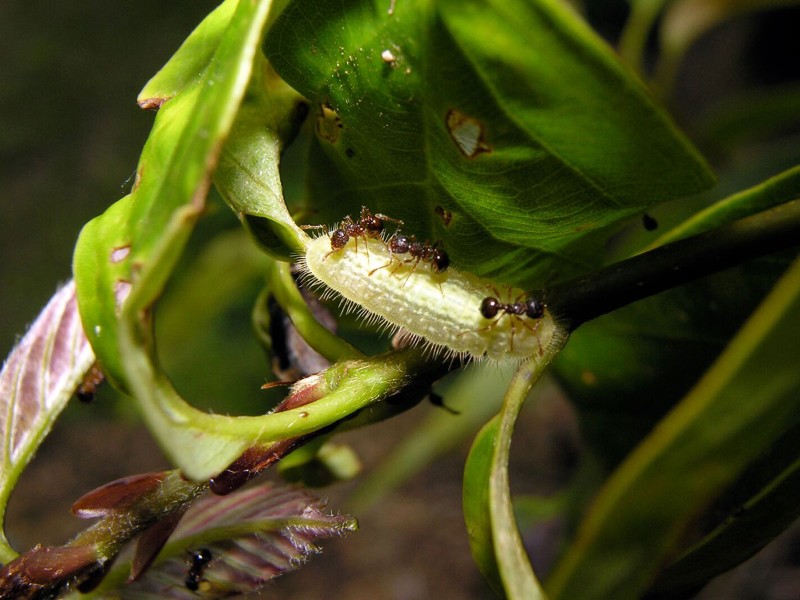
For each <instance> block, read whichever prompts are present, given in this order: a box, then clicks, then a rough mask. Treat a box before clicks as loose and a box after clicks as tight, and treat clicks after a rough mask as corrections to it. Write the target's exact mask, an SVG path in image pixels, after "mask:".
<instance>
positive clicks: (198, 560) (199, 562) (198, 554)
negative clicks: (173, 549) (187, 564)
mask: <svg viewBox="0 0 800 600" xmlns="http://www.w3.org/2000/svg"><path fill="white" fill-rule="evenodd" d="M212 558H213V557H212V555H211V550H209V549H208V548H200V549H199V550H197V551H195V552H192V565H194V566H195V567H202V566H204V565H206V564H208V563H209V562H211V559H212Z"/></svg>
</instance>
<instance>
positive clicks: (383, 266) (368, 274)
mask: <svg viewBox="0 0 800 600" xmlns="http://www.w3.org/2000/svg"><path fill="white" fill-rule="evenodd" d="M393 260H394V257H390V258H389V262H388V263H386V264H385V265H381V266H380V267H375V268H374V269H372V271H370V272H369V273H367V277H371V276H372V274H373V273H374V272H375V271H380V270H381V269H385V268H386V267H389V266H391V264H392V261H393Z"/></svg>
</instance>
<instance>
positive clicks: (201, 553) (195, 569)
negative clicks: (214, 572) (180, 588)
mask: <svg viewBox="0 0 800 600" xmlns="http://www.w3.org/2000/svg"><path fill="white" fill-rule="evenodd" d="M213 558H214V557H213V555H212V554H211V550H209V549H208V548H200V549H199V550H197V551H196V552H192V553H191V557H190V559H189V572H188V573H187V574H186V579H185V580H184V583H185V584H186V587H187V588H188V589H190V590H191V591H193V592H195V591H197V589H198V588H199V587H200V579H202V577H203V570H204V569H205V568H206V566H207V565H208V563H210V562H211V560H212V559H213Z"/></svg>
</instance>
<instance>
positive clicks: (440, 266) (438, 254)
mask: <svg viewBox="0 0 800 600" xmlns="http://www.w3.org/2000/svg"><path fill="white" fill-rule="evenodd" d="M449 264H450V257H449V256H447V252H445V251H444V250H442V249H440V248H434V249H433V256H431V268H432V269H433V270H434V271H436V272H437V273H441V272H442V271H446V270H447V267H448V265H449Z"/></svg>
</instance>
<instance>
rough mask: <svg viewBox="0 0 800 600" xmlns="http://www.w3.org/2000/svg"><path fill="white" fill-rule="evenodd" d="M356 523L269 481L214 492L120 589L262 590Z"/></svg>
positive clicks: (128, 593)
mask: <svg viewBox="0 0 800 600" xmlns="http://www.w3.org/2000/svg"><path fill="white" fill-rule="evenodd" d="M355 528H356V522H355V520H354V519H352V518H351V517H347V516H342V515H333V514H330V513H329V512H327V511H326V510H325V503H324V502H323V501H322V500H320V499H319V498H317V497H316V496H314V495H313V494H311V493H309V492H308V491H306V490H303V489H300V488H294V487H285V486H277V485H274V484H271V483H267V484H263V485H260V486H257V487H252V488H247V489H245V490H242V491H238V492H235V493H233V494H230V495H228V496H223V497H220V496H208V497H205V498H203V499H202V500H200V501H198V502H197V503H196V504H195V505H194V506H192V507H191V508H190V509H189V510H188V511H187V513H186V515H185V516H184V518H183V520H182V521H181V522H180V524H179V525H178V527H177V529H176V530H175V533H174V534H173V536H172V539H171V540H170V542H169V543H168V544H167V545H166V546H165V549H164V551H163V552H162V556H161V557H160V558H159V560H157V561H156V564H155V566H153V567H151V568H150V570H148V571H147V572H146V573H145V574H144V575H143V576H142V577H141V579H140V580H139V581H137V582H134V583H132V584H129V585H125V586H123V587H122V588H121V589H120V590H118V593H119V594H120V595H121V597H122V598H125V599H134V598H135V599H143V600H145V599H155V598H176V599H186V600H190V599H195V600H196V598H198V596H199V597H202V598H223V597H228V596H234V595H238V594H247V593H251V592H255V591H257V590H258V589H259V588H261V587H262V586H263V585H264V584H265V583H266V582H267V581H269V580H270V579H272V578H273V577H277V576H278V575H281V574H282V573H285V572H287V571H291V570H294V569H296V568H298V567H299V566H301V565H302V564H303V563H304V562H305V561H306V560H307V559H308V557H309V556H310V555H312V554H316V553H318V552H319V551H320V549H319V547H318V545H317V543H318V541H319V540H321V539H324V538H329V537H335V536H341V535H344V534H346V533H348V532H350V531H353V530H354V529H355ZM201 552H202V553H201ZM194 588H196V589H194Z"/></svg>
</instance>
